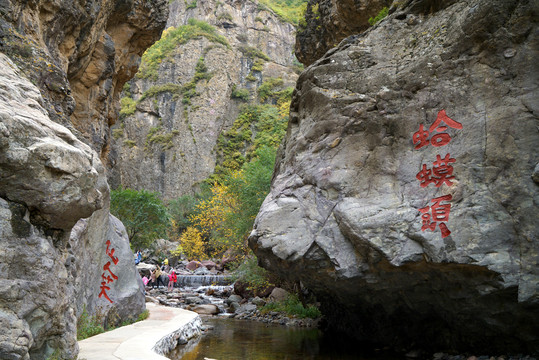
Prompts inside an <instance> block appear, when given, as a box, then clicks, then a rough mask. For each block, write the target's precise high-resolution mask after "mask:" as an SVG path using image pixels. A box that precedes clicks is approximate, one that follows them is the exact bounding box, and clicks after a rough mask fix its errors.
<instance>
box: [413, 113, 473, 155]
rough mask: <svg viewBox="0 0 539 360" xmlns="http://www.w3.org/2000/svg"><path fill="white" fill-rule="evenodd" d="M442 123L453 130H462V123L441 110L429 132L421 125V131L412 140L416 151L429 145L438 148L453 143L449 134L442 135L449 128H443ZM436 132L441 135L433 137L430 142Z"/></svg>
mask: <svg viewBox="0 0 539 360" xmlns="http://www.w3.org/2000/svg"><path fill="white" fill-rule="evenodd" d="M442 123H444V124H446V125H447V126H449V127H451V128H453V129H462V124H461V123H459V122H457V121H455V120H453V119H451V118H450V117H449V116H447V114H446V113H445V110H440V111H439V112H438V116H437V117H436V120H435V121H434V123H433V124H432V125H431V126H430V127H429V130H428V131H426V130H425V129H424V128H423V124H421V125H419V131H417V132H415V133H414V135H413V137H412V140H413V142H414V145H415V148H414V149H420V148H422V147H423V146H426V145H428V144H431V145H432V146H436V147H439V146H444V145H447V144H449V142H450V141H451V136H450V135H449V134H448V133H442V131H446V130H447V126H443V125H442ZM440 125H442V126H440ZM435 131H436V132H437V133H440V134H434V135H432V137H431V138H430V140H429V136H430V135H431V134H432V133H434V132H435Z"/></svg>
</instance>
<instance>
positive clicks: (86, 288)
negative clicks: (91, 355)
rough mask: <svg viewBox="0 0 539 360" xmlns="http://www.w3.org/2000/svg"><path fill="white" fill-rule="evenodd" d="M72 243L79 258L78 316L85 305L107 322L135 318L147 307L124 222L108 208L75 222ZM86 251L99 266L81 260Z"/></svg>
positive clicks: (112, 323) (76, 280)
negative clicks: (110, 212) (89, 264)
mask: <svg viewBox="0 0 539 360" xmlns="http://www.w3.org/2000/svg"><path fill="white" fill-rule="evenodd" d="M97 225H99V226H97ZM109 242H110V243H109ZM70 245H71V247H72V248H73V249H76V252H75V256H74V258H75V259H79V261H75V266H74V267H75V270H74V271H76V273H77V274H76V276H74V278H75V288H76V293H75V297H76V310H77V316H80V314H81V313H82V312H83V310H84V308H86V311H87V312H88V313H89V314H98V315H100V316H102V317H103V318H102V320H103V322H104V323H105V324H106V325H107V326H117V325H119V323H121V322H122V321H125V320H127V319H130V320H133V321H134V320H136V318H137V316H138V315H139V314H140V313H141V312H142V311H144V309H145V297H144V285H143V283H142V279H141V278H140V276H139V274H138V271H137V268H136V266H135V260H134V256H133V252H132V251H131V248H130V247H129V238H128V237H127V232H126V230H125V227H124V225H123V224H122V222H121V221H120V220H118V219H117V218H116V217H114V216H112V215H110V214H109V212H108V210H106V211H104V210H100V211H97V212H96V213H94V215H93V216H92V217H91V218H90V219H81V220H79V222H78V223H77V224H76V225H75V227H74V228H73V231H72V232H71V238H70ZM85 254H92V263H93V264H94V265H96V266H88V263H87V262H86V261H81V260H83V259H85ZM109 269H110V271H109ZM105 286H106V287H105ZM109 299H110V300H109Z"/></svg>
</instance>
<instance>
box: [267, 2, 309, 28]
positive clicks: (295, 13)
mask: <svg viewBox="0 0 539 360" xmlns="http://www.w3.org/2000/svg"><path fill="white" fill-rule="evenodd" d="M258 2H259V4H260V6H261V7H263V6H267V7H269V8H270V9H271V10H273V12H274V13H275V14H277V16H279V17H280V18H281V19H283V20H285V21H288V22H290V23H292V24H294V25H296V26H297V25H298V23H299V21H300V19H302V18H303V16H304V14H305V9H306V8H307V3H308V0H258Z"/></svg>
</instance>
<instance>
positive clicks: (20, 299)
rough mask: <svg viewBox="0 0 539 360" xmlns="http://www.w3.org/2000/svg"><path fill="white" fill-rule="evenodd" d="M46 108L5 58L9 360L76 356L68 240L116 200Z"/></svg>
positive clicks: (0, 95)
mask: <svg viewBox="0 0 539 360" xmlns="http://www.w3.org/2000/svg"><path fill="white" fill-rule="evenodd" d="M40 102H41V96H40V95H39V91H38V89H37V88H36V87H35V86H34V85H33V84H31V83H30V82H29V81H28V80H27V79H26V78H24V77H23V76H22V75H21V73H20V71H19V70H18V69H17V67H16V66H15V65H14V64H13V63H12V62H11V61H10V60H9V59H7V57H6V56H5V55H3V54H0V129H1V137H0V144H1V145H0V147H1V152H0V184H1V189H2V190H0V240H1V242H0V274H2V280H1V282H0V284H1V285H0V322H1V323H2V329H3V333H2V335H1V337H0V358H2V359H29V358H36V359H37V358H45V357H46V356H47V355H50V354H51V353H52V352H53V349H61V350H62V352H63V353H64V354H65V355H66V356H69V357H76V354H77V342H76V329H75V327H76V317H75V312H74V309H73V298H72V297H73V292H74V287H73V284H72V283H71V281H72V277H71V275H70V271H71V270H72V269H73V267H72V256H71V255H70V253H69V251H68V249H67V237H68V236H69V235H68V234H69V230H70V229H71V227H72V226H73V225H74V224H75V222H76V221H77V220H78V218H80V217H82V216H90V215H91V214H92V212H94V211H95V210H96V209H99V208H100V207H102V206H103V198H104V197H105V196H108V186H107V184H106V182H102V181H103V180H104V174H103V171H104V168H103V166H102V165H101V162H100V161H99V159H98V157H97V154H96V153H95V152H94V151H92V150H91V149H90V148H89V147H88V146H87V145H85V144H83V143H82V142H80V141H79V140H77V139H76V138H75V137H74V136H73V135H72V134H71V133H70V132H69V131H68V130H67V129H66V128H64V127H63V126H61V125H58V124H56V123H54V122H52V121H50V119H49V118H48V117H47V113H46V112H45V110H44V109H43V108H42V107H41V106H40ZM100 179H101V182H100ZM53 199H54V200H53Z"/></svg>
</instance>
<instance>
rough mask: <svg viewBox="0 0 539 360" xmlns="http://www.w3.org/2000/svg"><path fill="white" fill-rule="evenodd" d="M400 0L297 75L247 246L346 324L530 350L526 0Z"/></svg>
mask: <svg viewBox="0 0 539 360" xmlns="http://www.w3.org/2000/svg"><path fill="white" fill-rule="evenodd" d="M401 3H402V4H401V5H400V6H394V7H393V8H392V11H391V12H390V15H389V16H388V17H387V18H386V19H384V20H383V21H382V22H380V23H379V24H378V25H377V26H375V27H374V28H371V29H369V30H368V31H366V32H365V33H363V34H361V35H354V36H351V37H348V38H347V39H345V40H344V41H342V42H341V43H340V44H339V46H338V47H336V48H335V49H332V50H330V51H329V52H327V53H326V54H325V55H324V56H323V57H322V58H321V59H319V60H317V61H315V62H314V63H313V64H312V65H311V66H310V67H309V68H307V69H306V71H304V72H303V73H302V74H301V76H300V78H299V80H298V83H297V87H296V90H295V94H294V97H293V100H292V105H291V113H290V123H289V128H288V133H287V136H286V139H285V143H284V145H283V148H282V151H281V155H280V156H279V155H278V160H277V161H278V162H279V163H278V165H277V167H276V172H275V174H274V178H273V182H272V189H271V192H270V194H269V195H268V197H267V198H266V200H265V201H264V204H263V205H262V208H261V210H260V212H259V214H258V216H257V219H256V222H255V228H254V230H253V232H252V234H251V236H250V245H251V247H252V248H253V249H254V250H255V252H256V254H257V255H258V256H259V259H260V262H261V264H262V265H263V266H264V267H266V268H267V269H270V270H271V271H274V272H276V273H278V274H280V275H281V276H284V277H286V278H288V279H291V280H295V281H301V282H302V283H303V285H304V286H306V287H307V288H308V289H310V290H311V291H313V292H314V293H315V294H316V296H317V298H318V299H319V300H320V301H321V302H322V310H323V312H324V313H325V315H326V316H327V318H328V322H329V326H330V327H331V328H333V329H336V330H339V331H342V332H345V333H347V334H349V335H352V336H354V337H355V338H357V339H361V340H368V341H373V342H376V343H381V344H389V345H392V346H395V347H397V348H400V349H403V348H410V347H423V348H427V349H432V350H436V351H440V350H442V349H446V350H471V349H474V350H478V351H485V352H488V353H493V352H504V353H507V352H517V353H522V352H529V353H533V352H538V351H539V348H538V344H539V338H538V336H539V335H538V334H539V328H538V324H539V292H538V289H539V287H538V286H539V266H538V259H539V255H538V249H539V227H538V226H537V214H538V213H539V211H538V210H539V209H538V203H539V192H538V186H539V183H538V181H537V178H538V177H537V169H538V163H539V157H538V153H537V151H536V149H537V148H538V146H539V136H538V130H537V129H538V127H537V125H538V116H539V102H538V100H537V99H539V93H538V80H539V79H538V75H539V73H538V71H537V66H536V64H535V61H534V59H536V58H537V56H538V55H539V53H538V51H539V47H538V45H539V44H538V39H539V38H538V36H537V35H538V28H537V17H536V14H537V11H538V9H537V4H536V3H534V2H529V1H524V0H523V1H518V0H513V1H506V0H503V1H502V0H495V1H492V0H474V1H445V2H444V1H428V0H415V1H406V2H401Z"/></svg>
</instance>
